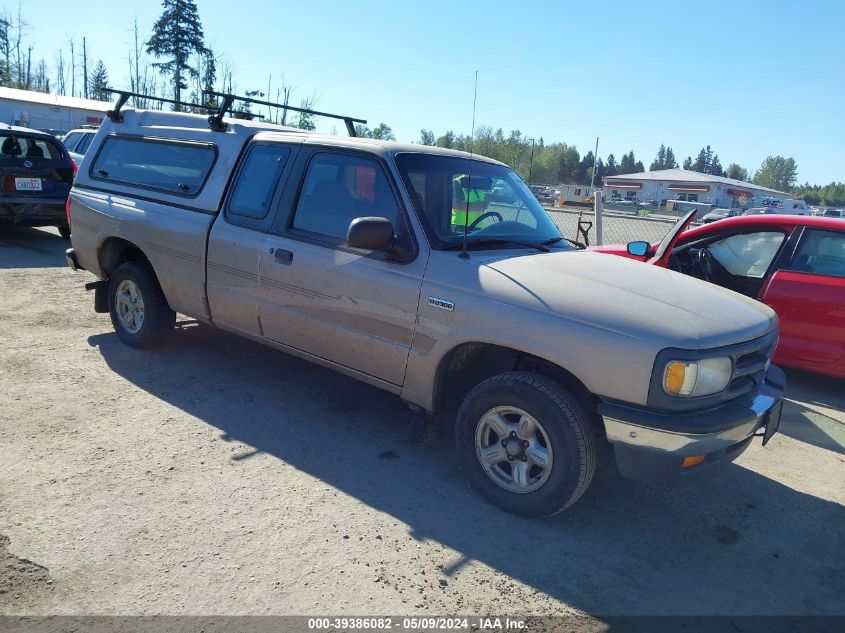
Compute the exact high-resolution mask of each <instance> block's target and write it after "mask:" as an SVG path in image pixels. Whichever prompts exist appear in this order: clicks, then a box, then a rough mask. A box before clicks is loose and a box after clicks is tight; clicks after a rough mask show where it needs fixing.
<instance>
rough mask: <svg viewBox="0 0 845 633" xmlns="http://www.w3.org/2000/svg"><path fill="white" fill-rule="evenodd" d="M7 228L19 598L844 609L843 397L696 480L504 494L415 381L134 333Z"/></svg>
mask: <svg viewBox="0 0 845 633" xmlns="http://www.w3.org/2000/svg"><path fill="white" fill-rule="evenodd" d="M65 247H66V242H64V241H63V240H61V239H60V238H59V237H58V235H57V234H55V233H54V232H53V230H52V229H43V230H34V229H21V228H10V227H0V323H2V328H0V614H40V615H43V614H326V613H333V614H338V615H349V614H359V615H374V614H422V613H427V614H440V615H448V614H455V613H463V614H471V613H499V614H513V615H517V616H520V615H521V616H525V615H528V614H568V613H586V614H592V615H596V616H601V615H612V614H628V613H643V614H845V594H843V584H842V578H843V574H845V530H843V525H845V509H843V503H845V491H843V485H842V484H843V481H845V432H843V429H845V414H843V409H845V389H843V382H842V381H835V380H825V379H820V378H815V377H812V376H809V375H804V374H790V380H791V387H790V390H789V394H790V397H791V398H792V400H791V401H790V402H789V403H787V405H786V407H785V415H784V419H783V422H782V424H781V429H782V434H781V435H778V436H776V437H775V438H774V439H773V440H772V442H771V443H770V444H769V445H768V446H767V447H766V448H762V447H761V446H760V445H759V443H758V444H755V445H754V446H753V447H752V448H750V449H749V450H748V451H747V452H746V453H745V454H744V455H743V456H742V457H741V458H740V459H739V460H738V462H737V463H735V464H733V465H731V466H729V467H728V468H727V469H725V471H724V472H722V473H720V474H718V475H714V476H713V477H711V478H708V479H704V480H700V481H698V482H695V483H693V484H690V485H688V486H686V487H684V488H668V489H667V488H658V487H651V486H645V485H641V484H637V483H634V482H631V481H627V480H623V479H621V478H619V477H618V475H616V474H615V473H614V472H613V471H612V469H605V470H602V471H600V472H599V474H598V478H597V480H596V481H595V482H594V484H593V486H592V487H591V489H590V490H589V491H588V493H587V494H586V495H585V497H584V498H583V499H582V500H581V501H580V502H579V503H578V504H577V505H576V506H575V507H574V508H572V509H571V510H570V511H569V512H567V513H564V514H562V515H559V516H557V517H554V518H553V519H550V520H545V521H529V520H523V519H519V518H515V517H511V516H509V515H506V514H503V513H502V512H500V511H499V510H497V509H495V508H493V507H491V506H489V505H487V504H486V503H485V502H483V501H482V500H480V499H479V498H478V497H477V496H476V495H475V494H474V493H473V492H472V491H471V490H469V489H468V488H467V486H466V485H465V483H464V481H463V480H462V479H461V477H460V476H459V474H458V473H457V471H456V468H455V466H454V464H453V462H452V459H451V450H450V447H449V443H448V441H446V440H445V439H443V440H441V441H440V442H439V443H436V444H435V445H434V446H426V445H411V444H408V443H407V442H406V439H405V437H406V426H407V423H408V420H409V415H408V412H407V410H406V409H405V407H404V406H403V405H402V404H401V403H400V402H399V400H398V399H396V398H395V397H393V396H390V395H388V394H386V393H382V392H380V391H378V390H376V389H373V388H370V387H367V386H364V385H361V384H359V383H356V382H354V381H352V380H351V379H347V378H345V377H342V376H339V375H336V374H333V373H331V372H329V371H328V370H324V369H322V368H319V367H316V366H313V365H311V364H309V363H306V362H304V361H301V360H298V359H295V358H292V357H289V356H287V355H285V354H282V353H279V352H275V351H273V350H270V349H269V348H264V347H262V346H260V345H257V344H253V343H251V342H247V341H244V340H241V339H238V338H236V337H234V336H231V335H228V334H225V333H222V332H219V331H216V330H214V329H211V328H207V327H201V326H197V325H195V324H191V323H187V322H184V321H183V322H182V323H181V324H180V327H179V328H178V329H177V331H176V332H175V333H174V336H173V340H172V342H171V344H170V345H169V346H168V347H166V348H165V349H163V350H161V351H156V352H141V351H137V350H133V349H130V348H128V347H126V346H124V345H122V344H121V343H120V342H119V341H118V339H117V337H116V336H115V335H114V334H113V332H112V329H111V324H110V322H109V319H108V316H107V315H98V314H95V313H94V312H93V309H92V304H93V298H92V296H91V295H90V294H89V293H86V292H85V291H84V290H83V288H82V286H83V284H84V283H85V282H87V281H90V280H91V277H90V276H89V275H88V274H85V273H73V272H71V271H70V270H68V269H67V268H65V267H64V261H63V256H62V253H63V250H64V248H65Z"/></svg>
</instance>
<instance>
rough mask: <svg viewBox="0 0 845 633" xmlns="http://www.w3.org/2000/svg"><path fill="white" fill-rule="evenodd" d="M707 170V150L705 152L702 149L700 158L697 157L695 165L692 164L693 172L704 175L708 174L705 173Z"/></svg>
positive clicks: (699, 154)
mask: <svg viewBox="0 0 845 633" xmlns="http://www.w3.org/2000/svg"><path fill="white" fill-rule="evenodd" d="M706 169H707V150H705V149H704V148H703V147H702V148H701V151H700V152H698V156H697V157H696V159H695V162H693V164H692V170H693V171H697V172H699V173H702V174H703V173H706V171H705V170H706Z"/></svg>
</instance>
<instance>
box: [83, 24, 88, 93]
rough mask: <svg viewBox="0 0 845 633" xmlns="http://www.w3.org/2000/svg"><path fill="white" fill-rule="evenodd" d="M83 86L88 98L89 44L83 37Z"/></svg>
mask: <svg viewBox="0 0 845 633" xmlns="http://www.w3.org/2000/svg"><path fill="white" fill-rule="evenodd" d="M82 73H83V75H82V77H83V80H82V85H83V89H84V92H85V98H86V99H87V98H88V44H87V42H86V41H85V36H83V37H82Z"/></svg>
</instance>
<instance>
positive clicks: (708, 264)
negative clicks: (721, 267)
mask: <svg viewBox="0 0 845 633" xmlns="http://www.w3.org/2000/svg"><path fill="white" fill-rule="evenodd" d="M698 269H699V270H700V271H701V276H702V277H703V278H704V281H709V282H711V283H712V282H713V280H714V279H715V278H716V275H715V273H714V268H713V256H712V255H711V254H710V251H708V250H707V249H706V248H700V249H698Z"/></svg>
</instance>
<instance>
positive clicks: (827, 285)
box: [591, 213, 845, 378]
mask: <svg viewBox="0 0 845 633" xmlns="http://www.w3.org/2000/svg"><path fill="white" fill-rule="evenodd" d="M691 220H692V213H689V214H688V215H687V216H686V217H684V218H682V219H681V220H680V221H679V222H678V224H677V225H676V226H675V228H674V229H673V230H671V231H669V233H667V235H666V237H664V238H663V241H662V242H660V244H648V243H646V242H631V243H630V244H628V245H627V246H626V245H625V244H612V245H608V246H595V247H592V248H591V250H594V251H597V252H600V253H608V254H612V255H621V256H623V257H629V258H631V259H639V260H641V261H647V262H648V263H650V264H654V265H656V266H662V267H664V268H671V269H672V270H676V271H678V272H682V273H685V274H687V275H691V276H693V277H698V278H699V279H703V280H705V281H709V282H711V283H714V284H717V285H719V286H722V287H723V288H728V289H730V290H733V291H735V292H738V293H740V294H744V295H746V296H748V297H752V298H754V299H757V300H758V301H762V302H763V303H765V304H767V305H768V306H769V307H770V308H772V309H773V310H774V311H775V312H777V315H778V317H779V318H780V342H779V343H778V347H777V350H776V352H775V357H774V361H775V362H776V363H777V364H779V365H784V366H785V367H794V368H796V369H803V370H805V371H812V372H818V373H821V374H827V375H830V376H837V377H839V378H845V225H843V222H842V221H841V220H838V219H836V218H821V217H810V216H802V215H755V216H750V217H749V216H741V217H735V218H726V219H724V220H720V221H718V222H713V223H711V224H705V225H704V226H700V227H697V228H694V229H690V230H686V229H687V227H688V226H689V223H690V221H691Z"/></svg>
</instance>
